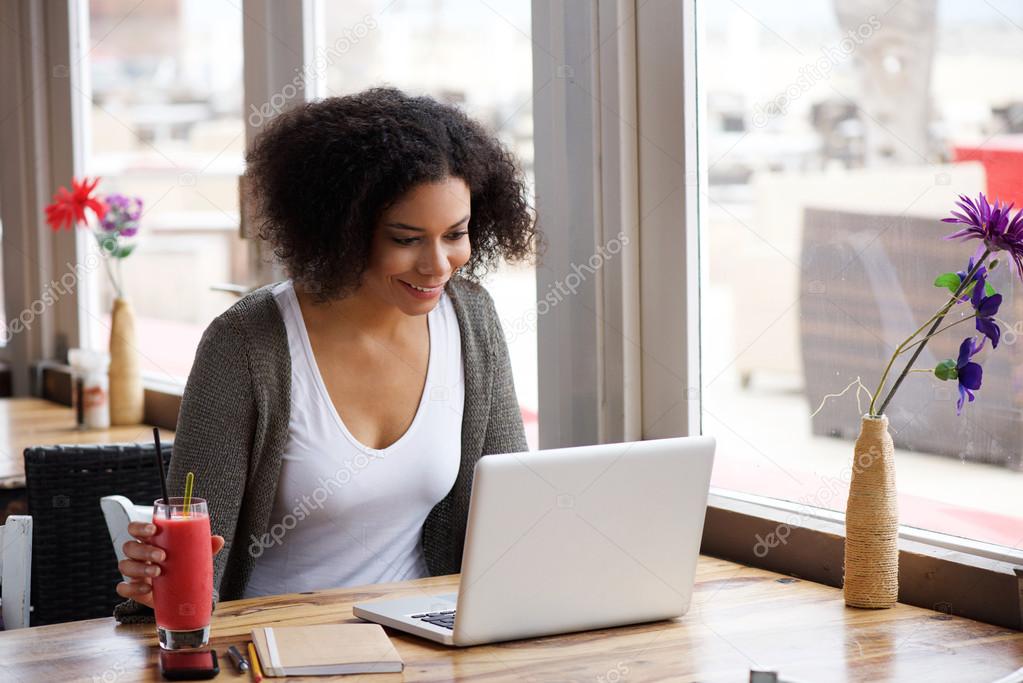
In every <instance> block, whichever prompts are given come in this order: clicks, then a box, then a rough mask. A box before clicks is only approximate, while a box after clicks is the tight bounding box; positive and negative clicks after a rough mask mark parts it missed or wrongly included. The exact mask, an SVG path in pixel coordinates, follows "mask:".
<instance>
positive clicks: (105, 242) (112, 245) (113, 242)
mask: <svg viewBox="0 0 1023 683" xmlns="http://www.w3.org/2000/svg"><path fill="white" fill-rule="evenodd" d="M99 248H100V249H102V250H103V251H105V252H106V253H108V254H111V255H114V254H116V253H117V238H116V237H114V236H113V235H107V236H105V237H100V238H99Z"/></svg>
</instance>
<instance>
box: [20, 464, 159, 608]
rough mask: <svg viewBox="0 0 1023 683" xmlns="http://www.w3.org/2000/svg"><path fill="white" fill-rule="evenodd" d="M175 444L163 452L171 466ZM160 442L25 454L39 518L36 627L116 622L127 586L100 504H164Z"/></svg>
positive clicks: (31, 502) (30, 495) (33, 509)
mask: <svg viewBox="0 0 1023 683" xmlns="http://www.w3.org/2000/svg"><path fill="white" fill-rule="evenodd" d="M170 454H171V444H165V445H164V448H163V457H164V466H165V467H166V466H167V464H168V463H169V461H170ZM154 458H155V455H154V445H153V444H127V445H97V446H45V447H34V448H27V449H25V479H26V487H27V491H28V508H29V512H30V514H31V515H32V523H33V543H32V626H41V625H44V624H56V623H62V622H66V621H76V620H79V619H92V618H96V617H107V616H110V614H111V612H112V611H113V608H114V605H116V604H117V603H118V602H120V601H121V600H122V598H120V597H119V596H118V595H117V591H116V586H117V583H118V582H119V581H120V580H121V574H120V572H119V571H118V569H117V558H116V557H115V555H114V550H113V548H112V547H111V545H110V535H109V532H108V530H107V525H106V521H105V520H104V518H103V511H102V509H101V508H100V499H101V498H102V497H103V496H107V495H111V494H120V495H124V496H127V497H128V498H130V499H132V500H137V501H153V500H156V499H157V498H160V496H161V494H160V478H159V475H158V474H157V472H156V471H155V469H156V468H155V467H154V462H153V461H154Z"/></svg>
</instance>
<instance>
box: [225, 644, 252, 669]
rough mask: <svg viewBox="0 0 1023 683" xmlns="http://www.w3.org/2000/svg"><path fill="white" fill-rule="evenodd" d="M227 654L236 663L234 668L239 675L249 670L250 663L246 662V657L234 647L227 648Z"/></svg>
mask: <svg viewBox="0 0 1023 683" xmlns="http://www.w3.org/2000/svg"><path fill="white" fill-rule="evenodd" d="M227 654H228V656H229V657H230V658H231V661H232V662H233V663H234V668H235V670H236V671H237V672H238V673H240V674H243V673H245V672H246V671H248V670H249V663H248V662H247V661H245V657H244V655H242V653H241V652H239V651H238V648H236V647H235V646H234V645H232V646H231V647H229V648H227Z"/></svg>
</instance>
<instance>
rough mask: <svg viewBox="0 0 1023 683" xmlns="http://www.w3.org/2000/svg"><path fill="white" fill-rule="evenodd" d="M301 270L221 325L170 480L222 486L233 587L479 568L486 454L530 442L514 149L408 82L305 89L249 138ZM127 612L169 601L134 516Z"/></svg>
mask: <svg viewBox="0 0 1023 683" xmlns="http://www.w3.org/2000/svg"><path fill="white" fill-rule="evenodd" d="M247 161H248V169H247V175H248V176H249V179H250V181H251V187H252V188H253V191H254V195H255V197H256V198H257V200H258V210H259V215H260V216H261V220H262V224H261V225H262V227H261V236H262V237H263V238H264V239H266V240H268V241H269V243H270V244H272V245H273V247H274V251H275V254H276V255H277V256H278V258H280V260H281V261H282V263H283V264H284V266H285V268H286V270H287V273H288V275H289V277H290V279H289V280H286V281H284V282H281V283H277V284H275V285H269V286H267V287H263V288H261V289H259V290H257V291H255V292H253V293H252V294H250V295H248V296H246V297H245V298H243V299H242V300H240V301H239V302H238V303H236V304H235V305H234V306H232V307H231V308H230V309H229V310H228V311H226V312H225V313H223V314H222V315H220V316H219V317H218V318H217V319H215V320H214V321H213V323H212V324H211V325H210V326H209V328H208V329H207V330H206V332H205V333H204V335H203V338H202V341H201V342H200V345H199V349H198V351H197V352H196V357H195V362H194V365H193V368H192V372H191V374H190V375H189V378H188V383H187V386H186V388H185V393H184V396H183V398H182V403H181V413H180V416H179V419H178V425H177V435H176V437H175V442H174V457H173V458H172V460H171V468H170V474H169V479H168V485H169V486H170V489H171V491H172V492H176V491H181V490H183V482H184V479H185V474H186V473H187V472H189V471H192V472H194V473H195V477H196V480H195V495H197V496H200V497H202V498H206V499H207V500H208V504H209V510H210V519H211V525H212V530H213V534H214V538H213V552H214V554H215V558H214V588H215V595H216V596H217V597H218V599H223V600H233V599H238V598H242V597H249V596H255V595H268V594H279V593H285V592H299V591H305V590H314V589H322V588H332V587H339V586H345V585H358V584H366V583H377V582H381V581H394V580H404V579H410V578H417V577H421V576H427V575H439V574H448V573H454V572H457V571H459V567H460V563H461V553H462V543H463V538H464V534H465V525H466V518H467V513H468V509H467V508H468V501H469V490H470V486H471V482H472V474H473V469H474V467H475V464H476V462H477V460H478V459H479V458H480V457H481V456H483V455H487V454H490V453H503V452H513V451H522V450H525V449H526V441H525V434H524V431H523V426H522V420H521V417H520V414H519V409H518V403H517V400H516V398H515V389H514V386H513V384H512V377H511V370H510V365H509V361H508V352H507V348H506V345H505V340H504V337H503V334H502V332H501V327H500V324H499V321H498V318H497V314H496V313H495V311H494V306H493V302H492V301H491V299H490V297H489V295H488V294H487V293H486V291H485V290H484V289H483V288H482V287H480V286H479V285H478V284H475V281H476V280H478V278H479V276H480V275H482V274H483V273H484V272H485V271H486V269H487V268H488V267H489V266H492V265H493V264H494V263H495V262H496V261H497V260H498V259H499V258H502V257H503V258H505V259H507V260H510V261H517V260H524V259H526V258H528V257H529V256H530V255H531V253H532V250H533V246H534V239H535V237H536V234H535V230H534V224H533V217H532V214H531V211H530V209H529V206H528V204H527V201H526V190H525V185H524V182H523V179H522V176H521V174H520V172H519V171H518V170H517V168H516V165H515V163H514V162H513V160H512V157H511V156H510V155H509V153H508V152H506V151H505V150H504V149H503V148H502V147H501V145H500V144H499V143H498V142H497V141H496V140H495V139H494V138H493V137H492V136H491V135H489V134H487V133H486V132H485V131H484V130H483V129H482V128H481V127H480V126H479V125H478V124H476V123H475V122H473V121H471V120H469V119H468V118H467V117H466V116H465V115H464V114H462V113H461V112H460V111H459V110H457V109H455V108H453V107H450V106H446V105H442V104H439V103H438V102H435V101H434V100H432V99H429V98H425V97H409V96H407V95H405V94H403V93H401V92H399V91H397V90H394V89H374V90H369V91H366V92H364V93H360V94H357V95H351V96H348V97H341V98H330V99H327V100H324V101H321V102H317V103H311V104H306V105H304V106H301V107H299V108H297V109H295V110H292V111H290V112H288V113H286V114H283V115H281V116H279V117H278V118H277V119H275V120H274V121H273V122H272V123H271V124H270V125H269V127H268V128H267V129H266V130H265V131H264V132H263V133H262V134H261V135H260V136H259V138H258V139H257V140H256V142H255V144H254V145H253V148H252V150H251V151H250V153H249V155H248V159H247ZM129 530H130V532H131V534H132V535H133V536H134V537H135V539H136V540H135V541H131V542H128V543H126V544H125V546H124V552H125V555H126V556H127V559H125V560H124V561H122V562H121V563H120V570H121V572H122V574H124V575H125V576H126V577H128V581H127V582H122V583H120V584H118V586H117V592H118V594H119V595H121V596H122V597H125V598H129V599H130V600H129V601H127V602H125V603H122V604H121V605H119V606H118V608H117V610H116V611H115V616H117V617H118V619H119V620H121V621H135V620H143V619H145V620H148V619H151V611H150V610H149V609H146V608H151V607H152V604H153V598H152V592H151V590H152V589H151V579H152V577H153V576H154V575H157V574H158V573H159V571H160V562H161V561H163V560H164V558H165V555H164V551H162V550H160V549H159V548H156V547H155V546H153V545H151V543H150V539H151V537H152V534H153V532H154V528H153V527H152V525H149V524H142V523H133V524H132V525H131V527H130V529H129Z"/></svg>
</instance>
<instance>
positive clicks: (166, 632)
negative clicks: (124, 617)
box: [151, 498, 213, 650]
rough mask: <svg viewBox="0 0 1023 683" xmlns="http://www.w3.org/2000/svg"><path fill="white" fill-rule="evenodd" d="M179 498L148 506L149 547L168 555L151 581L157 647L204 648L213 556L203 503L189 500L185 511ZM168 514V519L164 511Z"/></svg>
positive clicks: (207, 629)
mask: <svg viewBox="0 0 1023 683" xmlns="http://www.w3.org/2000/svg"><path fill="white" fill-rule="evenodd" d="M182 503H183V501H182V499H180V498H171V504H170V505H169V506H168V505H164V504H163V503H162V502H161V501H157V503H156V505H154V507H153V524H155V525H156V534H155V535H154V536H153V538H152V541H151V543H152V544H153V545H155V546H157V547H158V548H162V549H163V550H164V552H166V553H167V557H166V559H164V561H163V562H161V563H160V567H161V571H160V575H159V576H156V577H154V578H153V602H154V604H155V606H156V627H157V634H158V636H159V640H160V646H161V647H163V648H165V649H170V650H177V649H189V648H193V647H204V646H205V645H206V644H207V642H208V641H209V625H210V615H211V612H212V607H213V602H212V601H213V552H212V545H211V540H210V539H211V536H210V517H209V514H208V512H207V510H206V501H204V500H202V499H201V498H192V500H191V504H190V505H189V508H188V509H187V510H186V509H185V508H184V506H183V504H182ZM168 510H170V518H169V519H168V517H167V511H168Z"/></svg>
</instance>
